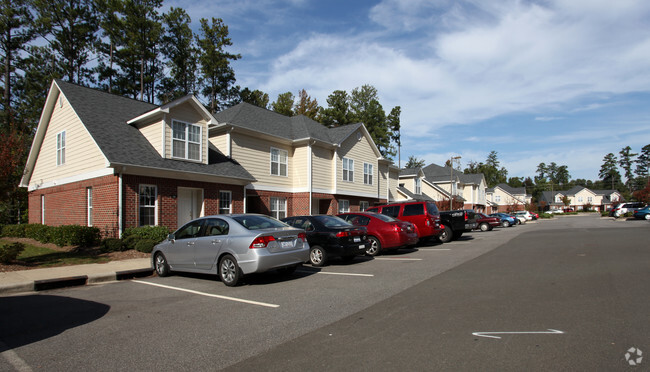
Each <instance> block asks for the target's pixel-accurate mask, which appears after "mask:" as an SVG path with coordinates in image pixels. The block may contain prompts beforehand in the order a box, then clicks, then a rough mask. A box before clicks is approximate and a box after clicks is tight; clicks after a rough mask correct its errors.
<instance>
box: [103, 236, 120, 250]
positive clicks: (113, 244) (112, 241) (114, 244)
mask: <svg viewBox="0 0 650 372" xmlns="http://www.w3.org/2000/svg"><path fill="white" fill-rule="evenodd" d="M99 246H100V248H101V250H102V252H121V251H123V250H124V242H123V241H122V239H117V238H106V239H104V240H102V241H101V243H100V244H99Z"/></svg>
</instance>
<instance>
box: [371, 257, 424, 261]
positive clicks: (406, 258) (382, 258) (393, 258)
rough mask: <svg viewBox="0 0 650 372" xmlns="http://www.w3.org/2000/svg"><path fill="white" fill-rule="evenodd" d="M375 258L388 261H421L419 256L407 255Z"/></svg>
mask: <svg viewBox="0 0 650 372" xmlns="http://www.w3.org/2000/svg"><path fill="white" fill-rule="evenodd" d="M375 260H387V261H388V260H390V261H422V259H421V258H409V257H375Z"/></svg>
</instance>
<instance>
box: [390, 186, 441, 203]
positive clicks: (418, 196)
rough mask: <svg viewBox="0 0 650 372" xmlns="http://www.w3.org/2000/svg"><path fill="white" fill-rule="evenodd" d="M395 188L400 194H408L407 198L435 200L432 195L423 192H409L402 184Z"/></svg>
mask: <svg viewBox="0 0 650 372" xmlns="http://www.w3.org/2000/svg"><path fill="white" fill-rule="evenodd" d="M397 189H398V190H399V191H400V192H401V193H402V194H404V195H406V196H408V197H409V199H413V200H424V201H435V200H434V199H433V198H432V197H430V196H429V195H427V194H424V193H423V194H420V195H416V194H414V193H412V192H410V191H409V190H407V189H406V188H405V187H403V186H398V187H397Z"/></svg>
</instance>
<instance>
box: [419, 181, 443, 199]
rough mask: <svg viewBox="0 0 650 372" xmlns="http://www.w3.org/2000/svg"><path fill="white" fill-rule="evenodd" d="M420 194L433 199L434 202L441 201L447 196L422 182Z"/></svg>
mask: <svg viewBox="0 0 650 372" xmlns="http://www.w3.org/2000/svg"><path fill="white" fill-rule="evenodd" d="M422 193H423V194H427V196H429V197H431V198H433V199H434V200H443V199H445V198H446V197H447V196H446V195H444V194H443V193H441V192H440V191H438V189H436V188H434V187H431V186H430V185H429V184H428V183H426V182H424V181H423V182H422Z"/></svg>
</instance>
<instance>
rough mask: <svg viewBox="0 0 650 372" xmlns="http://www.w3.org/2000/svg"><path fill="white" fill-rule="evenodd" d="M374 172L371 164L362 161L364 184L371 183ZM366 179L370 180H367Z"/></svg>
mask: <svg viewBox="0 0 650 372" xmlns="http://www.w3.org/2000/svg"><path fill="white" fill-rule="evenodd" d="M374 173H375V170H374V167H373V164H370V163H363V184H364V185H372V184H373V178H374ZM368 180H369V181H370V182H368Z"/></svg>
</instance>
